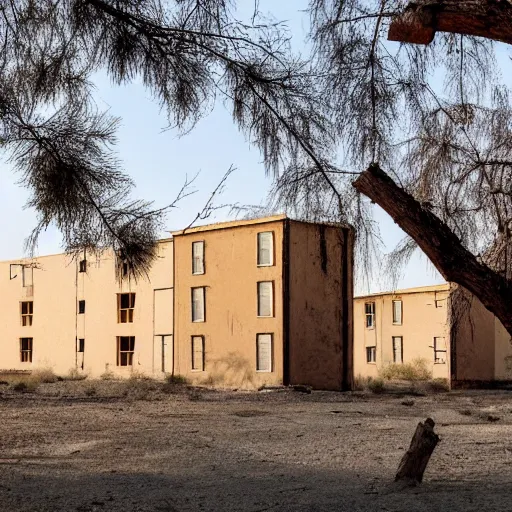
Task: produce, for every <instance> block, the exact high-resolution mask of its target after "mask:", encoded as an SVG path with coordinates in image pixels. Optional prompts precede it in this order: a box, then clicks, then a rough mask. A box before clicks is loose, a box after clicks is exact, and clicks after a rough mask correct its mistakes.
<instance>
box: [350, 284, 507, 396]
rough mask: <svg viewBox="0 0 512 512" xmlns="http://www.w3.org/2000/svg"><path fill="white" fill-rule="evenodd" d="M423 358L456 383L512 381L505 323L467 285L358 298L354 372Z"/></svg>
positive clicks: (375, 370) (434, 372)
mask: <svg viewBox="0 0 512 512" xmlns="http://www.w3.org/2000/svg"><path fill="white" fill-rule="evenodd" d="M415 359H423V360H424V361H425V362H426V363H427V364H428V365H429V366H430V369H431V370H432V376H433V377H434V378H444V379H448V380H449V382H450V383H451V385H452V386H458V385H465V384H480V385H486V384H489V383H497V382H500V381H510V380H512V345H511V343H510V336H509V335H508V334H507V332H506V330H505V329H504V328H503V326H502V324H501V322H500V321H499V320H497V319H496V318H495V317H494V315H493V314H492V313H490V312H489V311H488V310H487V309H485V307H484V306H483V305H482V304H481V302H480V301H479V300H478V299H476V298H475V297H473V296H472V295H471V294H469V293H468V292H467V291H466V290H464V289H462V288H461V287H458V286H456V285H453V284H449V283H445V284H442V285H437V286H427V287H423V288H410V289H407V290H398V291H395V292H384V293H376V294H372V295H366V296H361V297H356V299H355V300H354V375H356V376H358V375H360V376H363V377H375V376H377V375H378V374H379V370H380V369H381V368H383V367H385V366H386V365H388V364H392V363H397V364H402V363H410V362H412V361H414V360H415Z"/></svg>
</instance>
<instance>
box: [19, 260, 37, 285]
mask: <svg viewBox="0 0 512 512" xmlns="http://www.w3.org/2000/svg"><path fill="white" fill-rule="evenodd" d="M27 273H28V275H27ZM21 280H22V286H23V288H29V287H31V286H34V267H33V266H32V265H23V266H22V268H21ZM27 281H29V282H27Z"/></svg>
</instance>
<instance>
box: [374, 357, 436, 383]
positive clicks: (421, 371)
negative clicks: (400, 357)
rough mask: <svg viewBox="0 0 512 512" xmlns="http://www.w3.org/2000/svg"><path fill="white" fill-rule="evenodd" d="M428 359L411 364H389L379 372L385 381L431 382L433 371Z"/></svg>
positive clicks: (420, 359)
mask: <svg viewBox="0 0 512 512" xmlns="http://www.w3.org/2000/svg"><path fill="white" fill-rule="evenodd" d="M429 366H430V365H429V363H428V361H427V360H426V359H422V358H418V359H414V361H412V362H410V363H402V364H397V363H392V364H388V365H387V366H385V367H384V368H382V369H381V370H380V371H379V375H380V377H381V378H383V379H385V380H429V379H431V378H432V371H431V369H430V367H429Z"/></svg>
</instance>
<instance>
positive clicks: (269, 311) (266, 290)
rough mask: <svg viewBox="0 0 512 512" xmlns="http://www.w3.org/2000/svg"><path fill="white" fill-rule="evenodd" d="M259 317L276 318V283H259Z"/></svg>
mask: <svg viewBox="0 0 512 512" xmlns="http://www.w3.org/2000/svg"><path fill="white" fill-rule="evenodd" d="M258 316H274V282H273V281H261V282H259V283H258Z"/></svg>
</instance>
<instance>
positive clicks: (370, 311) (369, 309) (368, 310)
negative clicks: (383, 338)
mask: <svg viewBox="0 0 512 512" xmlns="http://www.w3.org/2000/svg"><path fill="white" fill-rule="evenodd" d="M364 313H365V316H366V328H367V329H373V328H374V327H375V302H367V303H365V305H364Z"/></svg>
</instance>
